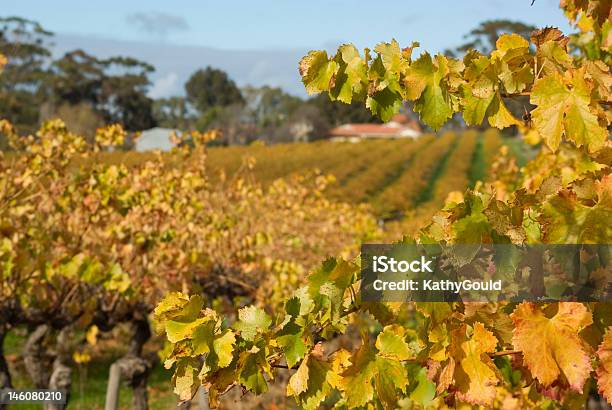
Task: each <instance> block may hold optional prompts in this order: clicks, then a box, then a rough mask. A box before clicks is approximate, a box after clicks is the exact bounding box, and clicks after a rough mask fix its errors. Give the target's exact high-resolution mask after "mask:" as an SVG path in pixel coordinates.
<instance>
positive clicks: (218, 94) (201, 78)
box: [185, 66, 244, 113]
mask: <svg viewBox="0 0 612 410" xmlns="http://www.w3.org/2000/svg"><path fill="white" fill-rule="evenodd" d="M185 92H186V93H187V100H188V101H189V102H190V103H191V104H193V106H194V107H195V108H196V109H197V110H198V111H200V113H205V112H206V111H208V110H209V109H211V108H214V107H226V106H228V105H232V104H243V103H244V99H243V98H242V94H241V93H240V90H239V89H238V87H237V86H236V84H235V83H234V81H232V80H231V79H230V78H229V77H228V75H227V73H226V72H224V71H222V70H218V69H216V68H212V67H210V66H209V67H206V68H205V69H200V70H198V71H196V72H195V73H193V74H192V75H191V77H189V80H187V83H185Z"/></svg>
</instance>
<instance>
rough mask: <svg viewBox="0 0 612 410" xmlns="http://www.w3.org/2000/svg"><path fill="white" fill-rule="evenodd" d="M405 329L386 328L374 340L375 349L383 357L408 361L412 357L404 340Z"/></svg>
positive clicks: (397, 327)
mask: <svg viewBox="0 0 612 410" xmlns="http://www.w3.org/2000/svg"><path fill="white" fill-rule="evenodd" d="M405 333H406V329H404V328H403V327H402V326H399V325H389V326H386V327H385V328H384V329H383V331H382V332H380V334H379V335H378V337H377V338H376V348H377V349H378V351H379V352H380V354H381V355H382V356H384V357H388V358H392V359H395V360H409V359H412V358H413V357H414V354H413V352H412V350H411V349H410V346H408V343H406V340H405V339H404V336H405Z"/></svg>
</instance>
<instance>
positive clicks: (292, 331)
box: [277, 322, 308, 368]
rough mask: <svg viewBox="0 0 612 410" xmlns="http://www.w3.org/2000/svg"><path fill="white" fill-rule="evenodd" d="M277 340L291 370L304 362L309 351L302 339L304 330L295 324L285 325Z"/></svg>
mask: <svg viewBox="0 0 612 410" xmlns="http://www.w3.org/2000/svg"><path fill="white" fill-rule="evenodd" d="M277 340H278V344H279V345H280V346H281V348H282V349H283V353H284V354H285V358H286V359H287V366H289V367H290V368H291V367H293V366H294V365H295V364H296V363H297V362H299V361H300V360H302V358H303V357H304V355H305V354H306V352H307V351H308V349H307V347H306V344H305V343H304V340H303V339H302V328H301V327H300V326H298V325H297V324H295V323H294V322H289V323H287V324H286V325H285V327H284V328H283V330H282V332H281V333H280V336H279V337H278V338H277Z"/></svg>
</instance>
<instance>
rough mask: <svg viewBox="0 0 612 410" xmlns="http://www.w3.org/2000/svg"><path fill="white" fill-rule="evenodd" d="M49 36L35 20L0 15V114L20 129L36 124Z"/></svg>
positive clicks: (27, 129) (43, 95) (30, 128)
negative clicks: (1, 62) (0, 62)
mask: <svg viewBox="0 0 612 410" xmlns="http://www.w3.org/2000/svg"><path fill="white" fill-rule="evenodd" d="M51 37H52V33H51V32H49V31H46V30H45V29H43V28H42V26H41V25H40V24H38V23H37V22H35V21H31V20H27V19H24V18H21V17H3V18H0V53H2V54H4V55H5V56H6V57H7V58H8V64H7V65H6V67H5V68H4V72H3V73H2V76H0V117H1V118H6V119H8V120H10V121H11V122H12V123H13V124H15V125H16V126H17V128H18V129H19V130H20V131H21V132H24V133H26V132H33V131H34V129H36V128H37V125H38V120H39V115H40V112H39V108H40V107H41V104H42V102H43V101H44V100H45V98H46V96H47V90H46V88H45V84H46V82H47V80H48V76H49V73H48V70H47V65H48V63H49V60H50V56H51V52H50V51H49V49H48V47H49V45H50V39H51Z"/></svg>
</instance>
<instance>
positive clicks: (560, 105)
mask: <svg viewBox="0 0 612 410" xmlns="http://www.w3.org/2000/svg"><path fill="white" fill-rule="evenodd" d="M531 103H532V104H534V105H537V108H536V109H534V110H533V111H532V113H531V116H532V119H533V124H534V127H535V128H536V130H537V131H538V132H539V133H540V135H542V137H543V138H544V141H545V142H546V144H547V145H548V146H549V147H550V148H551V149H552V150H553V151H555V150H556V149H557V148H558V147H559V144H560V142H561V136H562V135H565V137H566V138H567V139H569V140H572V141H573V142H574V143H575V144H576V145H577V146H583V145H585V146H586V147H587V148H588V149H589V151H590V152H594V151H597V150H598V149H600V148H601V147H602V146H603V144H604V142H605V141H606V139H607V138H608V132H607V130H606V129H605V128H604V127H602V126H600V125H599V123H598V120H597V115H596V113H593V112H592V109H591V107H590V106H589V104H590V103H591V86H590V85H589V84H587V82H586V81H585V69H584V68H581V69H578V70H571V71H569V72H568V73H567V74H566V75H565V76H561V74H558V73H553V74H550V75H547V76H545V77H543V78H541V79H539V80H538V81H536V82H535V84H534V86H533V92H532V93H531Z"/></svg>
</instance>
